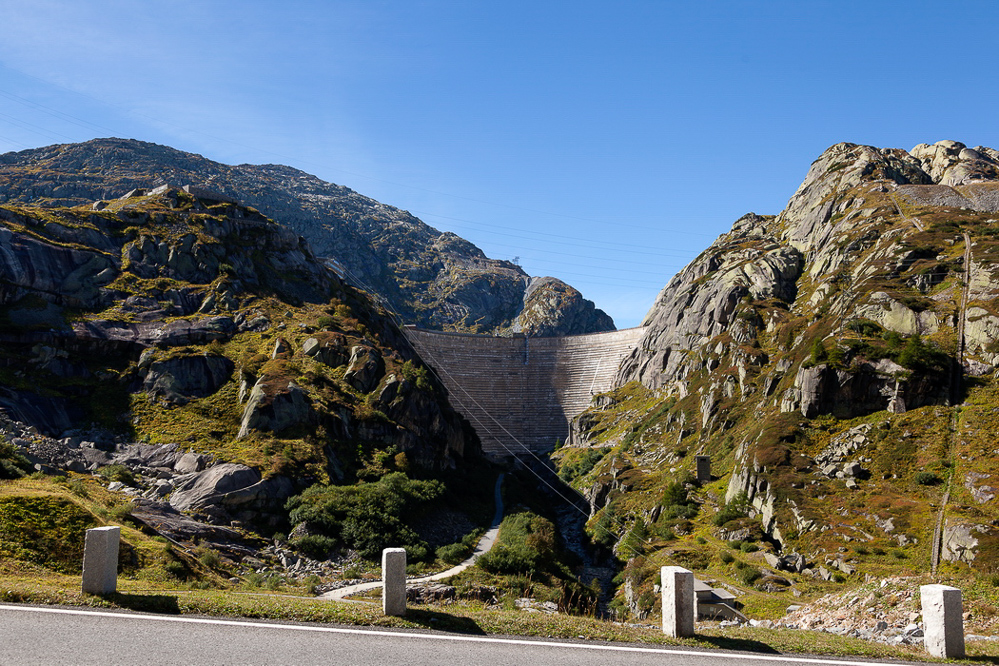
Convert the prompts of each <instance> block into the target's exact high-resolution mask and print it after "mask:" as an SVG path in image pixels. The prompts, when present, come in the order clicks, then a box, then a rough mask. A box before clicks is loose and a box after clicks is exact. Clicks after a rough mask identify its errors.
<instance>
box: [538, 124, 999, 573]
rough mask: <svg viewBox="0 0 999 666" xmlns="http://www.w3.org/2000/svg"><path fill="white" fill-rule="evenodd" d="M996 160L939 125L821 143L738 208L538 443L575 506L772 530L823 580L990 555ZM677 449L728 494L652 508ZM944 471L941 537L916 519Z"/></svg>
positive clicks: (599, 517) (997, 367)
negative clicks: (917, 141) (903, 145)
mask: <svg viewBox="0 0 999 666" xmlns="http://www.w3.org/2000/svg"><path fill="white" fill-rule="evenodd" d="M997 158H999V153H997V151H995V150H993V149H991V148H985V147H981V146H979V147H975V148H969V147H967V146H965V145H963V144H960V143H957V142H953V141H941V142H937V143H936V144H933V145H926V144H921V145H919V146H916V147H915V148H913V149H912V150H911V151H906V150H901V149H894V148H892V149H886V148H877V147H873V146H861V145H856V144H850V143H841V144H836V145H834V146H831V147H830V148H828V149H827V150H826V151H825V152H823V153H822V154H821V155H820V156H819V157H818V159H816V160H815V162H813V163H812V164H811V166H810V167H809V169H808V172H807V174H806V175H805V178H804V181H803V182H802V183H801V185H800V187H798V189H797V190H796V191H795V193H794V194H793V195H792V196H791V198H790V200H789V201H788V203H787V206H786V207H785V208H784V210H782V211H781V212H780V213H779V214H778V215H776V216H766V215H758V214H754V213H749V214H747V215H745V216H743V217H741V218H740V219H738V220H737V221H736V222H735V223H734V224H733V225H732V228H731V230H730V231H729V232H727V233H725V234H723V235H721V236H720V237H719V238H718V239H717V240H716V241H715V242H714V243H712V244H711V246H710V247H708V248H707V249H706V250H705V251H704V252H702V253H701V254H700V255H699V256H698V257H697V258H696V259H694V260H693V261H692V262H691V263H690V264H689V265H688V266H686V267H685V268H684V269H683V270H682V271H680V272H679V273H678V274H677V275H676V276H675V277H674V278H673V279H672V280H671V281H670V282H669V284H667V285H666V287H665V288H664V289H663V291H662V292H661V293H660V294H659V296H658V298H657V299H656V302H655V304H654V305H653V307H652V309H651V310H650V311H649V313H648V314H647V316H646V318H645V321H644V322H643V324H644V325H645V326H646V327H647V328H646V331H645V333H644V337H643V339H642V340H641V342H640V343H639V344H638V345H637V347H636V349H635V351H634V352H633V353H632V354H631V355H630V356H629V357H627V358H625V360H624V361H623V362H622V363H621V365H620V367H619V369H618V374H617V378H616V388H615V389H614V390H612V391H611V392H609V393H606V394H603V395H599V396H595V397H594V400H593V403H592V406H591V408H590V409H589V410H587V411H586V412H584V413H583V414H581V415H580V416H578V417H577V418H576V419H575V420H574V421H573V424H572V428H571V432H572V438H571V439H570V441H569V443H568V445H567V446H565V447H563V448H562V449H560V450H559V451H556V453H555V454H554V457H555V459H556V461H557V464H558V465H559V471H560V474H561V475H562V476H563V478H566V479H568V480H569V481H570V482H571V483H573V485H574V486H575V487H576V488H577V490H579V491H580V492H582V493H585V494H586V496H587V497H588V498H590V500H591V511H592V514H593V521H591V524H595V525H601V524H604V523H607V522H608V520H609V519H608V517H607V514H608V513H611V512H612V511H613V509H614V508H616V510H617V512H618V513H615V514H614V516H613V518H614V520H616V521H621V522H623V523H624V524H635V525H640V524H641V523H640V522H639V521H642V522H644V523H645V524H647V525H648V526H649V530H650V533H651V530H652V529H653V528H652V525H653V524H656V529H659V530H663V529H666V527H667V526H668V527H669V529H672V530H682V531H684V532H687V531H689V533H691V534H693V533H696V532H695V531H694V530H696V529H697V527H701V528H703V527H707V526H708V524H709V523H707V521H710V520H714V519H717V520H718V521H719V522H718V523H716V525H718V526H719V527H718V532H717V533H718V534H723V535H726V536H727V535H730V534H738V535H740V538H741V539H745V540H749V541H760V540H761V539H763V540H765V541H766V542H768V543H769V544H771V546H772V548H773V549H774V551H775V552H773V553H772V554H771V553H768V555H769V557H765V558H764V561H766V562H768V563H771V564H772V565H773V564H774V563H776V564H775V565H774V568H778V569H779V568H781V564H780V562H781V557H782V553H786V552H789V551H794V550H795V549H797V550H799V551H800V552H808V554H809V555H808V558H809V560H813V561H815V562H816V566H814V567H813V566H811V565H809V566H807V567H804V568H803V569H801V570H798V571H799V573H802V574H804V575H808V576H813V577H816V578H820V579H823V580H827V581H828V580H833V579H836V578H837V577H840V576H843V577H851V576H856V575H858V574H859V573H862V572H863V570H864V566H865V555H864V553H865V551H866V552H870V550H871V549H874V548H882V549H886V548H894V549H915V548H918V549H921V552H924V553H925V549H927V548H931V547H933V548H937V549H938V554H939V555H940V556H941V557H942V558H943V559H944V560H950V561H954V562H961V563H962V564H964V565H967V566H970V567H972V568H974V569H976V570H978V571H982V572H985V571H990V570H991V567H994V566H995V565H996V560H995V558H994V557H993V555H992V553H993V552H994V545H995V543H996V542H995V534H994V528H993V527H992V525H993V524H994V522H995V521H996V519H997V518H999V515H997V514H996V513H995V511H996V506H995V492H994V483H992V480H994V479H995V478H997V475H999V464H997V463H996V462H995V443H994V438H993V436H992V435H993V434H994V428H993V427H992V426H991V425H986V424H992V423H993V422H992V419H993V418H994V417H993V416H992V415H993V414H995V413H999V412H997V410H999V403H997V400H996V395H997V393H996V390H997V385H996V381H997V377H999V262H997V259H996V257H997V256H999V159H997ZM692 454H696V455H710V456H711V458H712V466H713V469H719V468H720V469H726V470H729V471H728V472H727V473H729V474H730V477H729V483H728V490H727V493H726V497H725V501H726V504H727V505H730V506H726V507H725V508H724V509H719V510H718V511H717V513H715V512H712V511H711V510H710V509H708V510H707V511H706V510H705V507H706V506H708V505H710V504H711V503H712V502H711V501H708V500H705V502H704V505H703V506H701V507H700V512H701V513H700V514H698V516H697V517H696V518H695V519H692V522H694V523H695V525H697V527H693V528H692V527H691V526H690V525H687V524H684V523H683V522H677V520H668V521H667V522H665V523H663V518H662V516H664V515H671V514H676V515H679V514H680V513H682V511H685V509H683V508H682V507H668V506H661V505H657V504H655V502H650V501H647V500H643V499H642V498H644V497H646V496H662V495H663V493H662V492H661V491H665V490H666V488H665V487H664V486H665V484H666V483H669V482H670V481H672V480H675V479H683V478H684V477H685V475H686V474H687V473H688V472H690V471H691V468H692V465H693V458H694V457H695V456H694V455H692ZM594 461H595V462H594ZM719 465H720V467H719ZM949 475H954V476H953V478H955V479H962V480H963V484H964V485H963V486H962V487H959V484H953V483H952V484H951V485H950V487H951V489H952V493H953V494H952V496H951V499H950V504H949V505H948V506H947V507H946V510H945V516H944V518H946V522H944V523H943V524H944V525H945V529H944V530H943V535H942V538H941V539H940V540H939V541H937V540H935V534H934V530H933V529H932V527H933V525H935V524H936V521H935V520H934V521H927V522H926V523H925V524H922V523H920V522H919V521H917V520H914V518H913V516H915V515H926V516H933V517H934V518H936V517H937V516H938V515H939V513H940V508H939V504H934V503H933V502H934V500H931V499H929V498H933V497H939V493H940V492H942V491H940V490H939V489H940V488H941V487H942V484H943V483H945V482H946V479H947V478H948V476H949ZM664 479H668V480H669V481H666V480H664ZM959 483H960V482H959ZM634 488H641V493H633V492H632V489H634ZM914 488H915V489H916V490H914ZM709 496H710V493H709V494H708V495H706V496H705V497H709ZM935 501H939V500H935ZM955 505H956V506H955ZM971 505H973V506H974V508H973V509H969V508H968V506H971ZM623 506H629V507H630V508H629V510H628V511H627V515H621V513H623V511H622V509H621V508H620V507H623ZM705 512H706V513H707V515H703V514H705ZM728 515H732V516H735V518H732V519H731V520H729V521H726V520H724V518H726V517H727V516H728ZM629 521H634V522H629ZM699 521H703V522H699ZM678 533H679V532H678ZM854 541H857V542H860V543H861V544H862V546H857V547H856V548H853V551H852V552H853V553H854V554H853V555H851V554H850V552H851V551H850V548H852V547H847V548H844V547H843V544H844V543H850V542H854ZM687 543H688V544H689V541H687ZM618 546H620V542H619V544H618ZM844 552H845V553H846V554H844ZM899 557H900V558H901V557H905V555H904V554H900V555H899ZM983 558H986V559H983Z"/></svg>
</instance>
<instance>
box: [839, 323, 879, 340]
mask: <svg viewBox="0 0 999 666" xmlns="http://www.w3.org/2000/svg"><path fill="white" fill-rule="evenodd" d="M846 327H847V328H848V329H850V330H851V331H853V332H855V333H859V334H860V335H865V336H867V337H871V338H873V337H878V336H880V335H881V334H882V333H883V332H884V329H883V328H881V325H880V324H878V323H877V322H875V321H871V320H870V319H854V320H853V321H851V322H850V323H849V324H847V325H846Z"/></svg>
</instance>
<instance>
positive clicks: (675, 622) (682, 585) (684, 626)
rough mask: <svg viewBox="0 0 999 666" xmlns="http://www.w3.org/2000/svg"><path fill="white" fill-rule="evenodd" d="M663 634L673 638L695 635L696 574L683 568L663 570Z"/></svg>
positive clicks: (666, 568) (664, 568)
mask: <svg viewBox="0 0 999 666" xmlns="http://www.w3.org/2000/svg"><path fill="white" fill-rule="evenodd" d="M661 575H662V595H663V633H664V634H666V635H667V636H672V637H673V638H680V637H683V636H693V635H694V615H695V613H697V599H696V598H695V597H694V574H693V573H692V572H691V571H689V570H687V569H684V568H683V567H663V568H662V573H661Z"/></svg>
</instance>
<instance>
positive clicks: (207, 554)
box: [194, 546, 222, 569]
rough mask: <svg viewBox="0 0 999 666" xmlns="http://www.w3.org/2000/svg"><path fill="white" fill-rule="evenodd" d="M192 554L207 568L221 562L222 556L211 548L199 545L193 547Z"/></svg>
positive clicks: (212, 567) (214, 566) (211, 567)
mask: <svg viewBox="0 0 999 666" xmlns="http://www.w3.org/2000/svg"><path fill="white" fill-rule="evenodd" d="M194 554H195V555H196V556H197V558H198V561H199V562H201V563H202V564H204V565H205V566H206V567H208V568H209V569H214V568H216V567H217V566H219V565H220V564H222V558H220V557H219V554H218V553H217V552H215V551H214V550H212V549H211V548H207V547H205V546H199V547H198V548H196V549H195V551H194Z"/></svg>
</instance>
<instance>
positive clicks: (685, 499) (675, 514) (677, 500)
mask: <svg viewBox="0 0 999 666" xmlns="http://www.w3.org/2000/svg"><path fill="white" fill-rule="evenodd" d="M662 504H663V512H662V517H663V518H664V519H666V520H670V519H679V520H691V519H692V518H694V516H696V515H697V510H698V506H697V502H695V501H694V500H693V499H692V498H691V497H690V495H689V493H688V492H687V485H686V484H685V483H684V482H683V481H674V482H673V483H671V484H669V485H668V486H666V490H665V492H664V493H663V499H662Z"/></svg>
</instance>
